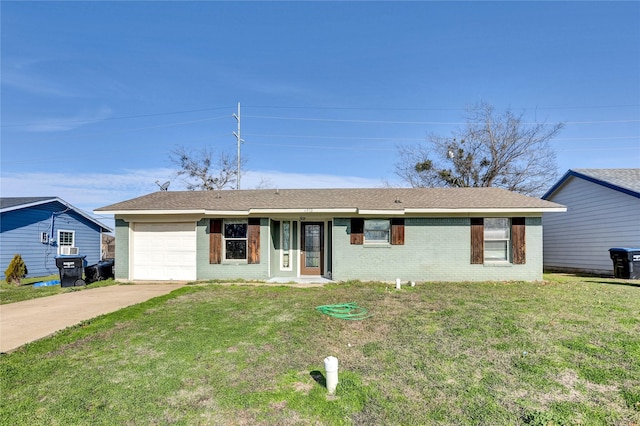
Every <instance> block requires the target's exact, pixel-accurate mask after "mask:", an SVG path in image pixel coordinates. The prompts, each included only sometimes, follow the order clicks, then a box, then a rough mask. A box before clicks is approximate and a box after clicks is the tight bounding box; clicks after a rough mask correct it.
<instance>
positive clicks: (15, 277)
mask: <svg viewBox="0 0 640 426" xmlns="http://www.w3.org/2000/svg"><path fill="white" fill-rule="evenodd" d="M28 273H29V272H28V271H27V265H25V263H24V260H22V256H20V255H19V254H16V255H15V256H13V259H11V263H9V266H8V267H7V269H6V270H5V271H4V276H5V280H6V281H7V283H9V284H10V283H14V284H16V285H20V281H21V280H22V279H23V278H24V277H25V276H26V275H27V274H28Z"/></svg>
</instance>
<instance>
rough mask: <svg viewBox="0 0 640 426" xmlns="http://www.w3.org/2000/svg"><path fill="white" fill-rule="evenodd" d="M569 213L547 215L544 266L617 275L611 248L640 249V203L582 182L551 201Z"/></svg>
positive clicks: (576, 180)
mask: <svg viewBox="0 0 640 426" xmlns="http://www.w3.org/2000/svg"><path fill="white" fill-rule="evenodd" d="M549 201H553V202H556V203H560V204H564V205H566V206H567V212H566V213H545V214H544V266H545V268H548V269H560V270H582V271H587V272H595V273H601V274H612V273H613V264H612V262H611V259H610V258H609V251H608V249H609V248H611V247H639V246H640V199H638V198H635V197H632V196H630V195H627V194H624V193H621V192H618V191H615V190H613V189H610V188H606V187H604V186H602V185H598V184H595V183H592V182H588V181H585V180H584V179H580V178H577V177H571V178H570V179H568V180H567V182H566V183H565V185H563V186H562V187H561V188H560V189H559V190H558V191H557V192H556V193H555V194H553V196H552V197H551V198H550V199H549Z"/></svg>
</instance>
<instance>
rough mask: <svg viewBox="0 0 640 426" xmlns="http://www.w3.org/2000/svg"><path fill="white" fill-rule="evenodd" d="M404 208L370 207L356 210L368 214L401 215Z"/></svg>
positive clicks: (403, 212)
mask: <svg viewBox="0 0 640 426" xmlns="http://www.w3.org/2000/svg"><path fill="white" fill-rule="evenodd" d="M405 211H406V210H405V209H402V210H372V209H367V210H365V209H362V210H358V213H359V214H370V215H382V216H399V215H400V216H402V215H404V214H405Z"/></svg>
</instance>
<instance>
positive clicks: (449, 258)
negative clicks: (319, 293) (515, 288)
mask: <svg viewBox="0 0 640 426" xmlns="http://www.w3.org/2000/svg"><path fill="white" fill-rule="evenodd" d="M333 225H334V226H333V252H334V256H333V271H332V272H333V279H335V280H338V281H344V280H350V279H359V280H383V281H393V280H395V279H396V278H400V279H401V280H402V281H403V282H406V281H484V280H525V281H534V280H541V279H542V223H541V218H540V217H528V218H527V219H526V264H524V265H513V264H489V263H486V264H484V265H472V264H471V261H470V259H471V230H470V219H469V218H468V217H460V218H406V219H405V240H404V245H393V246H392V245H386V246H382V247H381V246H375V247H372V246H367V245H352V244H350V232H351V230H350V219H348V218H338V219H335V220H334V222H333Z"/></svg>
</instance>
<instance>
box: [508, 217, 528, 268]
mask: <svg viewBox="0 0 640 426" xmlns="http://www.w3.org/2000/svg"><path fill="white" fill-rule="evenodd" d="M525 230H526V225H525V219H524V217H514V218H512V219H511V247H512V248H511V251H512V253H513V263H514V264H516V265H524V264H525V263H526V260H527V256H526V238H525Z"/></svg>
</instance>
